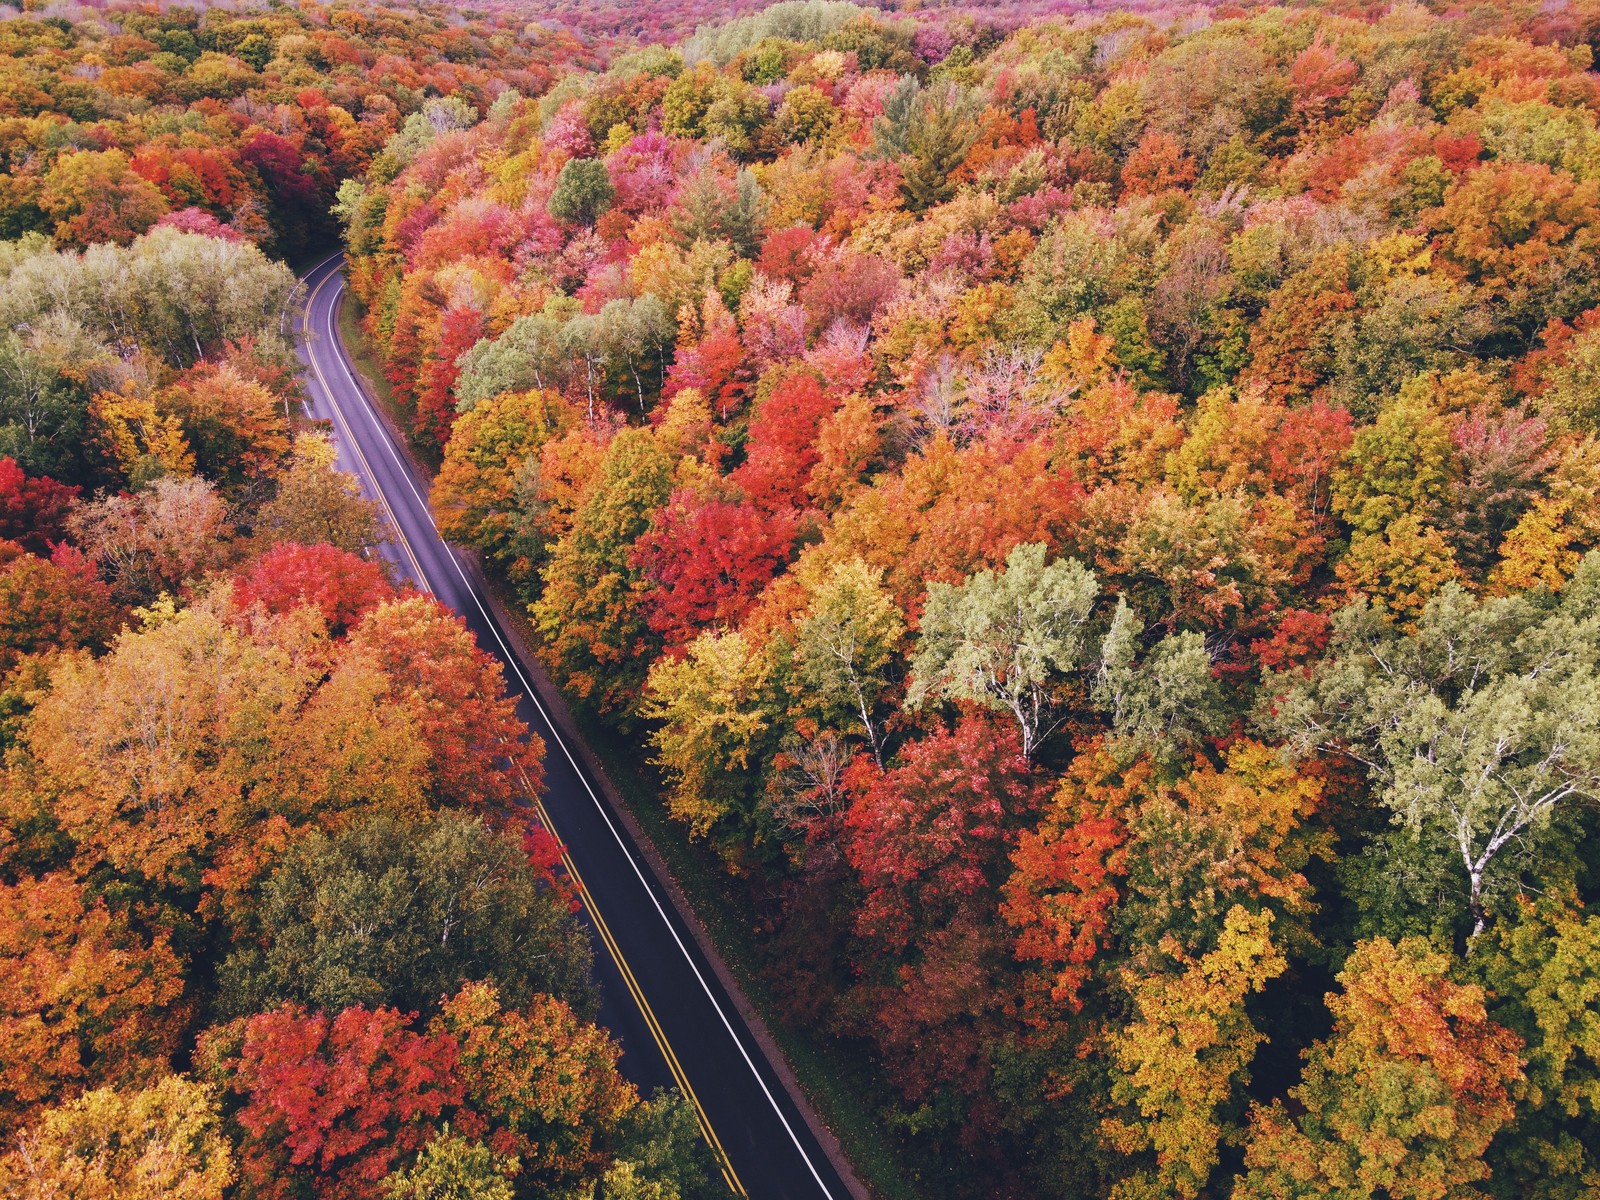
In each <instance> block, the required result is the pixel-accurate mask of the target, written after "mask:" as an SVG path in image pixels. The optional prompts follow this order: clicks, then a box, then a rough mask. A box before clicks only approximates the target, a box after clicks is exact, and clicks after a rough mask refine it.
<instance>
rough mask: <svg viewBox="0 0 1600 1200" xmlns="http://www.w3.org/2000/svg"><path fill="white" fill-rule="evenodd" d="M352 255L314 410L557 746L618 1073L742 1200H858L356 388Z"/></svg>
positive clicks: (525, 712)
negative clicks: (682, 1104)
mask: <svg viewBox="0 0 1600 1200" xmlns="http://www.w3.org/2000/svg"><path fill="white" fill-rule="evenodd" d="M342 271H343V259H342V256H338V255H336V256H334V257H333V258H330V259H328V260H326V261H324V262H322V263H320V264H318V265H317V266H316V267H315V268H313V269H312V270H311V271H310V272H309V273H307V275H306V276H305V280H304V283H305V289H304V296H305V299H304V304H303V307H302V308H300V309H299V310H298V311H296V312H295V314H294V317H293V320H294V330H295V334H296V342H297V346H298V351H299V354H300V358H301V361H302V363H303V364H304V370H303V376H304V380H305V385H306V389H307V392H308V393H309V395H310V411H311V415H312V416H313V417H316V418H319V419H323V420H327V421H329V422H330V423H331V425H332V429H333V434H334V440H335V443H336V445H337V447H338V452H339V462H340V466H341V467H342V468H343V469H345V470H347V471H349V472H350V473H351V474H353V475H355V476H356V477H357V478H358V479H359V480H360V481H361V486H362V488H363V489H364V490H365V491H366V492H367V494H368V495H369V496H370V497H371V498H372V499H373V500H375V501H376V502H377V503H378V504H379V505H380V506H381V507H382V509H383V512H384V515H385V517H386V518H387V521H388V526H389V532H390V535H391V536H390V539H389V541H388V543H387V544H386V545H385V546H384V547H383V553H384V554H385V555H386V557H388V558H389V560H390V561H391V562H392V564H393V565H394V567H395V569H396V571H397V573H398V574H399V575H400V576H401V577H403V578H405V579H407V580H408V581H409V582H411V583H413V584H415V585H416V586H418V587H420V588H422V589H424V590H426V591H429V592H431V593H433V595H434V596H436V597H437V598H438V599H439V600H440V601H441V602H442V603H444V604H446V605H448V606H449V607H450V608H451V609H453V610H455V611H456V612H457V613H459V614H460V615H461V616H462V617H463V618H464V619H465V621H466V623H467V625H468V627H469V628H470V629H471V630H472V632H473V634H474V636H476V638H477V639H478V644H479V645H480V646H482V647H483V648H484V649H485V650H487V651H488V652H489V653H491V654H493V655H494V656H495V657H496V658H498V659H499V660H500V662H501V664H502V666H503V668H504V671H505V675H506V684H507V686H508V687H509V688H510V690H511V693H512V694H513V695H514V696H516V698H517V703H518V708H519V711H520V712H521V715H522V718H523V720H525V721H526V722H527V724H528V725H529V727H530V728H532V729H533V730H535V731H536V732H537V733H538V734H539V736H540V737H542V738H543V739H544V741H545V744H546V746H547V748H548V750H547V754H546V759H545V791H544V794H543V796H542V797H540V798H539V799H538V800H537V801H536V802H535V808H536V810H537V812H538V814H539V817H540V819H541V820H542V821H543V822H544V823H545V824H546V826H547V827H548V828H549V829H550V830H551V831H552V832H553V833H554V834H555V835H556V837H558V838H559V839H560V840H561V842H562V843H563V844H564V845H565V846H566V848H567V855H568V859H567V865H568V869H569V870H570V871H571V872H572V873H573V876H574V878H575V879H576V880H577V881H578V885H579V889H580V897H581V898H582V900H583V904H584V915H585V917H586V919H587V921H588V923H589V925H590V928H591V929H592V931H593V933H594V935H595V940H596V951H597V952H596V955H595V971H596V975H597V976H598V978H599V980H600V985H601V991H602V997H603V999H602V1009H601V1014H600V1019H601V1021H602V1022H603V1023H604V1024H605V1025H606V1026H607V1027H608V1028H609V1029H610V1030H611V1031H612V1033H613V1034H614V1035H615V1036H616V1038H617V1039H618V1041H619V1042H620V1043H621V1045H622V1047H623V1057H622V1063H621V1065H622V1069H623V1070H624V1072H625V1073H626V1074H627V1075H628V1077H629V1078H631V1079H632V1080H633V1081H634V1082H635V1083H637V1084H638V1085H639V1086H640V1088H641V1090H643V1091H645V1092H647V1093H648V1092H649V1091H651V1090H653V1089H654V1088H656V1087H661V1086H674V1085H675V1086H678V1087H680V1088H681V1089H682V1090H683V1091H684V1093H685V1094H686V1095H687V1096H689V1098H690V1099H691V1100H692V1101H693V1103H694V1105H695V1108H696V1111H697V1114H698V1116H699V1119H700V1125H701V1130H702V1132H703V1133H704V1135H705V1137H706V1140H707V1141H708V1142H709V1143H710V1145H711V1147H712V1150H713V1151H714V1152H715V1154H716V1156H717V1158H718V1160H719V1164H720V1166H721V1169H722V1172H723V1177H724V1179H725V1180H726V1181H727V1184H728V1186H729V1188H730V1190H731V1191H732V1192H733V1193H734V1194H737V1195H748V1196H753V1197H757V1198H759V1200H767V1198H768V1197H772V1198H774V1200H777V1198H788V1197H796V1198H799V1197H805V1198H807V1200H818V1198H821V1200H848V1198H849V1197H852V1196H855V1195H860V1194H861V1193H860V1192H859V1191H858V1188H859V1185H855V1186H849V1185H847V1184H846V1183H845V1181H844V1179H843V1178H842V1176H841V1173H840V1172H839V1170H837V1169H836V1167H835V1166H834V1163H833V1161H832V1160H831V1159H830V1157H829V1155H828V1154H827V1153H826V1152H825V1151H824V1149H823V1146H822V1144H821V1141H820V1139H819V1137H818V1135H817V1133H816V1132H815V1131H816V1129H818V1128H820V1126H818V1125H816V1124H815V1123H814V1122H815V1118H814V1117H812V1116H810V1114H808V1113H807V1112H806V1111H804V1110H803V1109H802V1106H801V1102H800V1101H799V1099H798V1098H797V1097H796V1095H795V1094H794V1093H793V1091H792V1090H791V1089H790V1088H789V1087H787V1086H786V1085H785V1082H784V1077H783V1075H781V1074H780V1071H779V1070H778V1069H777V1068H775V1066H774V1064H773V1062H772V1060H771V1059H770V1058H769V1056H768V1055H767V1054H766V1052H765V1051H764V1050H763V1049H762V1043H761V1041H760V1040H759V1039H757V1038H756V1037H755V1036H754V1035H753V1034H752V1032H751V1030H750V1028H749V1026H748V1025H747V1024H746V1022H745V1021H744V1019H743V1018H742V1017H741V1015H740V1005H738V1004H736V1003H735V1002H734V999H733V997H732V996H731V995H730V994H729V991H728V989H727V988H726V987H725V986H724V984H723V982H722V981H721V979H720V978H719V975H718V972H717V971H716V970H715V969H714V968H713V966H712V964H711V963H710V961H709V960H708V959H707V958H706V956H705V955H704V954H703V953H702V951H701V949H700V947H699V945H698V944H697V942H696V940H695V938H694V936H693V935H692V933H691V931H690V928H689V926H688V923H687V922H686V921H685V920H684V919H683V917H682V915H681V914H680V913H679V912H678V911H677V909H676V908H675V907H674V904H673V902H672V899H671V894H670V892H669V890H668V889H667V888H666V887H664V886H663V885H662V882H661V880H660V879H659V878H658V877H657V875H656V873H655V872H654V871H653V870H652V869H651V866H650V864H649V862H648V861H647V859H646V857H645V856H644V855H643V854H641V853H640V851H639V849H638V847H637V845H636V844H635V842H634V840H633V839H632V837H631V836H630V834H629V832H628V827H627V824H626V823H625V822H624V821H623V819H622V818H621V817H620V816H619V815H618V814H617V812H616V811H615V809H614V808H613V807H612V805H611V803H610V801H609V800H608V798H607V794H606V791H605V789H604V788H603V787H602V786H600V784H599V783H598V782H597V781H596V780H595V778H594V776H593V774H592V773H591V771H590V769H589V767H588V765H587V763H586V756H585V755H584V754H583V752H582V748H581V747H580V746H578V745H577V744H575V736H574V735H573V733H572V732H571V730H570V726H568V725H567V723H566V722H565V721H563V722H561V724H562V726H563V728H558V727H557V723H556V722H553V721H552V720H551V711H552V710H553V709H554V707H555V705H556V703H557V702H556V701H555V700H554V699H553V698H552V697H551V696H549V694H548V693H545V694H541V692H540V690H539V688H538V687H536V681H537V680H540V679H541V676H540V675H539V673H538V672H537V670H536V669H535V668H534V667H533V666H532V665H531V664H529V663H527V662H524V661H523V660H522V659H521V657H520V656H519V654H518V653H517V652H516V651H515V650H514V649H513V647H514V646H515V645H516V642H515V640H514V639H513V638H512V637H510V636H508V635H507V634H506V632H505V631H504V630H503V629H502V628H501V627H500V625H499V623H498V621H497V620H496V617H495V615H494V610H493V607H492V606H491V604H490V603H489V601H488V599H487V597H486V596H484V595H483V593H482V591H481V589H480V586H479V583H478V581H477V576H476V575H475V573H474V571H473V570H472V568H471V567H470V566H469V565H468V564H467V563H465V562H463V561H462V560H461V559H460V558H458V556H457V555H456V553H455V552H454V551H453V550H452V549H451V548H450V547H449V546H448V545H446V544H445V542H444V541H443V540H441V538H440V537H439V533H438V530H437V529H436V528H435V526H434V522H433V514H432V513H431V512H430V511H429V508H428V503H427V495H428V485H427V482H426V481H425V480H424V479H423V478H421V477H420V476H419V475H418V474H417V472H416V470H415V469H414V468H413V466H412V464H411V461H410V459H409V458H408V457H407V456H406V455H405V454H404V453H403V452H402V451H401V450H400V448H399V447H398V446H397V445H396V443H395V441H394V439H393V437H392V435H391V433H390V431H389V429H388V427H387V426H386V425H385V424H384V422H383V420H382V419H381V418H380V416H379V415H378V412H377V410H376V407H375V405H374V403H373V401H372V399H371V398H370V397H369V396H368V395H367V392H366V390H365V389H364V388H363V387H362V386H361V384H360V383H359V382H358V380H357V375H356V371H355V369H354V367H353V366H352V364H351V360H350V357H349V355H348V353H347V351H346V349H345V347H344V345H343V343H342V342H341V340H340V337H339V323H338V312H339V305H340V302H341V300H342V298H343V296H344V291H345V284H344V277H343V274H342Z"/></svg>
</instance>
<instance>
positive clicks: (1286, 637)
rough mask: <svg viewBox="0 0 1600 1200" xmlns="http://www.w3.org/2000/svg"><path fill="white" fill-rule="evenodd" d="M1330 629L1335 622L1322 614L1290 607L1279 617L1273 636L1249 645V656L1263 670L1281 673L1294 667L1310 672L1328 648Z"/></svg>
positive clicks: (1259, 639) (1258, 639)
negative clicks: (1313, 664) (1315, 661)
mask: <svg viewBox="0 0 1600 1200" xmlns="http://www.w3.org/2000/svg"><path fill="white" fill-rule="evenodd" d="M1331 628H1332V623H1331V622H1330V621H1329V620H1328V618H1327V617H1326V616H1325V615H1324V614H1322V613H1317V612H1308V611H1306V610H1305V609H1302V608H1287V609H1284V611H1283V612H1282V613H1280V614H1279V616H1278V624H1277V627H1276V628H1275V629H1274V630H1273V631H1272V636H1271V637H1269V638H1257V639H1256V640H1255V641H1253V642H1251V643H1250V653H1251V655H1252V656H1253V657H1254V658H1255V660H1256V661H1257V662H1258V663H1260V664H1261V668H1262V670H1266V671H1282V670H1284V669H1285V668H1288V667H1295V666H1298V667H1302V668H1304V669H1306V670H1309V669H1310V664H1311V662H1312V661H1313V660H1314V659H1316V657H1317V656H1318V655H1320V654H1321V653H1322V651H1323V650H1324V649H1325V648H1326V647H1327V645H1328V634H1329V632H1330V631H1331Z"/></svg>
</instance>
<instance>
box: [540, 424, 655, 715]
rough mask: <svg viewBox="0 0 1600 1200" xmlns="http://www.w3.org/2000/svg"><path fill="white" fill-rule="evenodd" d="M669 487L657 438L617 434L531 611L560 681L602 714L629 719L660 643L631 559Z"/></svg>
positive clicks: (641, 432)
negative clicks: (641, 601)
mask: <svg viewBox="0 0 1600 1200" xmlns="http://www.w3.org/2000/svg"><path fill="white" fill-rule="evenodd" d="M671 487H672V459H671V456H670V455H669V454H668V453H667V451H666V449H665V448H664V447H663V446H662V445H661V444H660V441H659V440H658V439H657V438H656V436H655V434H654V433H652V432H651V431H650V430H648V429H627V430H623V431H622V432H621V433H619V434H617V436H616V437H614V438H613V439H612V440H611V444H610V445H609V446H607V447H606V452H605V457H604V458H603V459H602V460H601V464H600V471H599V478H598V479H597V480H596V481H595V482H594V484H593V485H592V486H591V488H590V489H589V491H588V494H587V495H586V496H585V498H584V500H583V502H582V503H581V504H580V505H579V507H578V510H577V512H576V513H574V514H573V521H572V528H571V529H570V530H569V531H568V532H567V534H566V536H564V537H563V538H562V539H561V540H560V541H559V542H557V543H556V546H555V549H554V550H553V551H551V555H550V561H549V562H548V563H547V564H546V565H545V567H544V570H543V572H542V575H543V577H544V585H545V587H544V594H543V595H542V596H541V597H540V598H539V600H538V601H537V602H535V603H534V605H533V606H532V608H531V610H530V611H531V612H532V615H533V620H534V623H535V624H536V625H537V626H538V628H539V631H540V633H541V634H543V635H544V637H545V639H546V648H547V651H548V654H549V658H550V662H551V665H552V666H553V668H554V670H555V673H556V677H557V679H558V680H559V681H560V682H561V683H562V684H563V685H564V686H565V687H567V688H569V689H570V690H571V691H572V692H573V693H574V694H575V695H576V696H578V697H580V698H581V699H583V700H585V701H587V702H588V703H589V704H591V705H593V706H594V707H595V708H597V709H598V710H600V711H602V712H611V713H616V712H621V711H623V710H624V709H626V708H628V707H630V706H631V705H632V704H633V703H634V702H635V701H636V699H637V697H638V696H639V695H640V694H641V691H642V685H643V683H644V678H645V675H646V673H647V671H648V666H649V659H650V654H649V649H650V647H651V645H652V644H653V643H652V635H651V633H650V629H649V625H648V624H647V623H646V621H645V617H644V613H643V611H642V610H641V608H640V606H639V592H640V590H641V588H642V586H643V577H642V574H641V573H640V572H639V570H638V569H637V568H635V567H634V566H633V565H632V561H631V551H632V548H633V543H634V542H635V541H637V540H638V538H639V536H640V535H641V534H642V533H644V531H645V530H646V529H648V528H649V527H650V518H651V516H652V515H653V514H654V513H655V511H656V509H658V508H659V507H661V505H662V504H664V503H666V499H667V496H668V494H669V492H670V491H671Z"/></svg>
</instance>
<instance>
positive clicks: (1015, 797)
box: [845, 717, 1044, 951]
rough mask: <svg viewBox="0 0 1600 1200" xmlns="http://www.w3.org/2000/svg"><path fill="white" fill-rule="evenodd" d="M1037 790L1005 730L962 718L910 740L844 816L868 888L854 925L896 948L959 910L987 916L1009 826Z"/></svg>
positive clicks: (1019, 819) (1032, 803)
mask: <svg viewBox="0 0 1600 1200" xmlns="http://www.w3.org/2000/svg"><path fill="white" fill-rule="evenodd" d="M1043 799H1044V787H1043V785H1042V784H1041V783H1040V782H1039V781H1037V780H1035V779H1034V778H1033V776H1032V775H1031V773H1030V772H1029V769H1028V764H1027V761H1026V760H1025V759H1024V758H1023V757H1022V749H1021V746H1020V745H1019V744H1018V741H1017V735H1016V734H1015V732H1013V731H1011V730H1005V731H1001V730H997V729H996V728H995V727H994V726H993V725H991V724H990V723H988V722H987V721H982V720H978V719H976V718H972V717H968V718H965V719H963V720H962V721H961V722H960V723H959V724H958V725H957V726H956V728H955V731H954V732H947V731H945V730H944V729H938V730H936V731H935V732H934V733H932V734H930V735H929V736H928V737H925V738H923V739H922V740H920V741H916V742H912V743H911V744H910V745H908V746H907V747H906V748H905V750H903V751H902V752H901V755H900V759H899V761H898V763H897V764H896V765H895V766H893V767H891V768H890V769H889V770H888V771H886V772H884V774H882V775H881V776H879V777H878V779H877V780H875V781H874V782H873V784H872V786H871V787H870V788H868V789H867V792H866V794H865V795H864V796H863V797H862V798H861V800H860V801H858V802H857V803H856V804H855V805H854V806H853V807H852V808H851V810H850V813H849V815H848V816H847V817H846V819H845V830H846V840H845V853H846V856H847V857H848V858H849V860H850V864H851V866H853V867H854V868H855V869H856V872H857V873H858V874H859V875H860V877H861V883H862V886H863V887H865V888H866V891H867V899H866V902H865V903H864V904H863V905H862V908H861V912H860V914H859V916H858V918H857V921H856V925H857V928H858V929H859V930H860V932H861V933H862V934H863V935H864V936H866V937H868V938H869V939H871V940H872V941H874V942H877V943H880V944H881V945H883V946H884V947H886V948H888V949H890V950H894V951H900V950H904V949H905V948H906V947H907V945H908V944H909V943H910V942H911V941H913V940H914V939H915V938H917V937H920V936H925V935H926V934H927V933H928V932H930V931H932V930H934V929H938V928H940V927H941V926H943V925H945V924H947V923H948V922H949V921H950V920H951V919H953V918H954V917H955V916H957V915H959V914H961V913H963V912H968V911H971V912H975V913H976V914H978V915H980V916H981V918H982V919H983V920H984V921H985V922H987V921H988V918H989V915H990V914H992V913H993V911H994V899H995V893H996V890H997V888H998V884H999V880H1000V878H1001V876H1002V875H1003V874H1004V866H1005V863H1006V861H1007V853H1008V851H1009V848H1010V846H1011V844H1012V843H1013V841H1014V840H1015V836H1016V830H1017V829H1018V828H1019V827H1020V826H1021V825H1022V824H1023V823H1024V821H1025V819H1026V818H1027V817H1028V816H1030V815H1031V814H1032V813H1034V812H1035V811H1036V810H1037V809H1038V808H1039V806H1040V804H1041V803H1042V802H1043Z"/></svg>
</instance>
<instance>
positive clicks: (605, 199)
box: [550, 158, 615, 225]
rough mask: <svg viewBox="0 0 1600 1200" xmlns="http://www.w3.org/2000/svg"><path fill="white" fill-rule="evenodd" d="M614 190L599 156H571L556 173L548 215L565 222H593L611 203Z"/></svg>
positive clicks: (586, 223) (571, 223)
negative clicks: (572, 157)
mask: <svg viewBox="0 0 1600 1200" xmlns="http://www.w3.org/2000/svg"><path fill="white" fill-rule="evenodd" d="M614 194H615V191H614V189H613V188H612V186H611V176H610V175H608V174H607V173H606V165H605V163H603V162H601V161H600V160H599V159H598V158H574V159H572V160H570V161H569V162H568V163H567V164H566V165H565V166H563V167H562V168H561V174H560V175H558V176H556V189H555V191H553V192H552V193H550V215H551V216H552V217H554V218H555V219H556V220H558V221H560V222H562V223H563V224H567V225H593V224H594V223H595V220H596V218H598V217H599V216H600V214H601V213H603V212H605V211H606V209H608V208H610V207H611V197H612V196H613V195H614Z"/></svg>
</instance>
